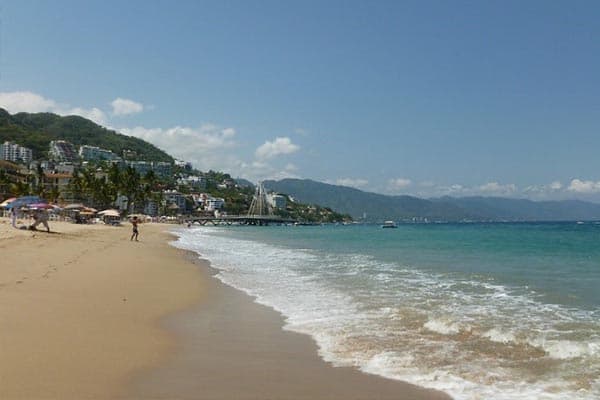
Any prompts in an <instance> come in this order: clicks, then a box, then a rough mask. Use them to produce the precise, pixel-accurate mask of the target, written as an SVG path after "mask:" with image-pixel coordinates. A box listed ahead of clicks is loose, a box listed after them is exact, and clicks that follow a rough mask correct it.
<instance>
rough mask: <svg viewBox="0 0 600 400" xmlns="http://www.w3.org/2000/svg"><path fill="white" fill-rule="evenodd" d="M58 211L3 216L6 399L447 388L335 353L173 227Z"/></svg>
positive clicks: (392, 395) (414, 394)
mask: <svg viewBox="0 0 600 400" xmlns="http://www.w3.org/2000/svg"><path fill="white" fill-rule="evenodd" d="M50 224H51V228H52V230H53V231H56V232H57V233H50V234H48V233H45V232H29V231H19V230H16V229H13V228H11V227H10V226H9V225H8V220H7V219H0V260H1V261H0V398H1V399H9V400H12V399H165V400H166V399H448V398H449V397H448V396H446V395H445V394H443V393H439V392H435V391H430V390H425V389H422V388H418V387H416V386H412V385H408V384H406V383H403V382H398V381H392V380H387V379H384V378H380V377H377V376H372V375H367V374H363V373H361V372H359V371H357V370H355V369H353V368H334V367H332V366H331V365H330V364H328V363H325V362H324V361H322V360H321V359H320V358H319V357H318V355H317V347H316V345H315V343H314V341H313V340H312V339H311V338H310V337H308V336H305V335H300V334H296V333H292V332H287V331H283V330H282V329H281V328H282V326H283V319H282V317H281V316H280V315H279V314H278V313H276V312H275V311H273V310H271V309H269V308H266V307H263V306H260V305H258V304H256V303H254V302H253V299H252V298H250V297H249V296H247V295H245V294H243V293H241V292H239V291H237V290H234V289H232V288H230V287H227V286H225V285H223V284H221V283H220V282H219V281H217V280H216V279H215V278H213V277H212V275H213V274H214V271H213V270H212V269H211V268H210V267H209V265H208V263H206V262H205V261H201V260H199V259H198V258H197V256H196V255H193V254H191V253H186V252H183V251H181V250H177V249H175V248H174V247H171V246H169V245H168V242H169V241H170V240H172V237H171V236H170V235H168V234H167V231H168V230H169V229H171V228H172V226H169V225H161V224H143V225H141V227H140V242H131V241H129V235H130V228H129V227H127V226H125V227H109V226H105V225H85V226H81V225H73V224H65V223H62V224H61V223H56V222H54V223H53V222H51V223H50Z"/></svg>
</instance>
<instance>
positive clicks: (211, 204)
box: [204, 197, 225, 211]
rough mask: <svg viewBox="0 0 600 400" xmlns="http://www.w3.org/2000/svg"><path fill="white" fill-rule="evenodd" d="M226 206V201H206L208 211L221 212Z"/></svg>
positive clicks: (205, 207)
mask: <svg viewBox="0 0 600 400" xmlns="http://www.w3.org/2000/svg"><path fill="white" fill-rule="evenodd" d="M224 205H225V200H224V199H221V198H217V197H209V198H207V199H206V200H205V201H204V209H205V210H206V211H215V210H221V209H222V208H223V206H224Z"/></svg>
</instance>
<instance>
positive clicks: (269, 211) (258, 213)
mask: <svg viewBox="0 0 600 400" xmlns="http://www.w3.org/2000/svg"><path fill="white" fill-rule="evenodd" d="M187 221H188V222H191V223H193V224H195V223H198V224H200V225H206V224H212V225H234V224H235V225H257V226H266V225H270V224H278V225H287V224H295V223H296V222H297V221H296V220H295V219H290V218H283V217H280V216H278V215H274V214H273V208H272V207H271V206H269V204H268V202H267V197H266V191H265V188H264V187H263V184H262V182H259V183H258V185H257V187H256V193H255V195H254V198H253V200H252V203H251V204H250V209H249V210H248V214H246V215H222V216H212V215H211V216H200V217H191V218H187Z"/></svg>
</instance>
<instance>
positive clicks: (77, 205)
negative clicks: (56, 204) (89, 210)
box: [63, 203, 85, 210]
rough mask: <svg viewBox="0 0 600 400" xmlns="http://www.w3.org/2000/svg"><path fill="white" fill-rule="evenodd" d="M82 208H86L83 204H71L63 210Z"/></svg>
mask: <svg viewBox="0 0 600 400" xmlns="http://www.w3.org/2000/svg"><path fill="white" fill-rule="evenodd" d="M80 208H85V206H84V205H83V204H81V203H71V204H67V205H66V206H64V207H63V210H79V209H80Z"/></svg>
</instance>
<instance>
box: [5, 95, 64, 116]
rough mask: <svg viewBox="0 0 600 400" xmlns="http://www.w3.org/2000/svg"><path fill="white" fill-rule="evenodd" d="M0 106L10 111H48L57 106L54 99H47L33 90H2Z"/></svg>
mask: <svg viewBox="0 0 600 400" xmlns="http://www.w3.org/2000/svg"><path fill="white" fill-rule="evenodd" d="M0 107H2V108H4V109H6V110H8V112H10V113H13V114H14V113H17V112H32V113H36V112H47V111H51V110H53V109H55V108H56V107H57V105H56V102H55V101H54V100H50V99H46V98H44V97H42V96H40V95H39V94H36V93H32V92H1V93H0Z"/></svg>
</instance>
